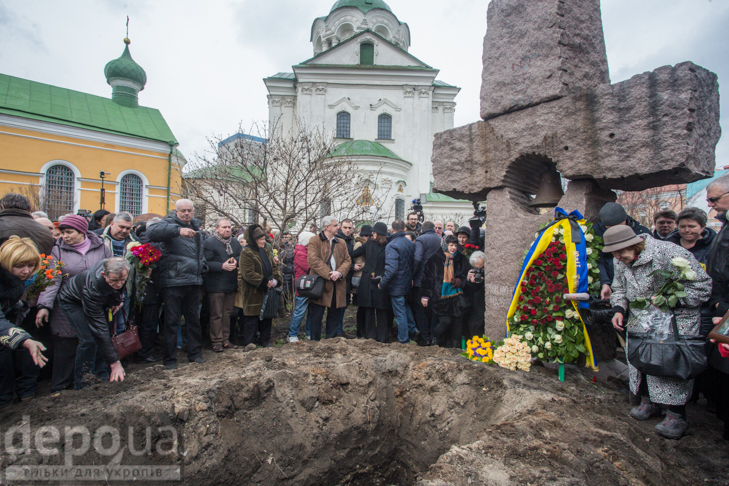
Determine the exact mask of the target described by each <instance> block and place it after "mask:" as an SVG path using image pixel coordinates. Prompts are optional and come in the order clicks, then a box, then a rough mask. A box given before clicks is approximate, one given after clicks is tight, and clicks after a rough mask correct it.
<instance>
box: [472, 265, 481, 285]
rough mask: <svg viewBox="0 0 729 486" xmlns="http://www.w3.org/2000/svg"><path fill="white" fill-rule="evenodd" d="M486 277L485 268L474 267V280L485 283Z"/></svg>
mask: <svg viewBox="0 0 729 486" xmlns="http://www.w3.org/2000/svg"><path fill="white" fill-rule="evenodd" d="M483 278H484V270H483V268H474V269H473V282H474V283H477V284H480V283H483Z"/></svg>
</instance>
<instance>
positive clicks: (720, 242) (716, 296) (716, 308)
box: [706, 213, 729, 316]
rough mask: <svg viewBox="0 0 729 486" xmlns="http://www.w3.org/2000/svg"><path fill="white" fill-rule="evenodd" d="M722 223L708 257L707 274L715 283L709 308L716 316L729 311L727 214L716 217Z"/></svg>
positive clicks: (728, 234) (728, 231) (728, 235)
mask: <svg viewBox="0 0 729 486" xmlns="http://www.w3.org/2000/svg"><path fill="white" fill-rule="evenodd" d="M716 219H718V220H719V221H721V223H722V227H721V230H719V233H718V234H717V235H716V237H715V238H714V241H713V242H712V245H711V248H710V250H709V254H708V256H707V257H706V273H708V274H709V276H710V277H711V279H712V280H713V281H714V286H713V288H712V290H711V298H710V299H709V306H710V307H711V310H712V312H714V315H715V316H723V315H724V314H726V313H727V311H729V224H727V220H726V213H722V214H720V215H718V216H717V217H716Z"/></svg>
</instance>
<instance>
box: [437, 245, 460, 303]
mask: <svg viewBox="0 0 729 486" xmlns="http://www.w3.org/2000/svg"><path fill="white" fill-rule="evenodd" d="M454 257H455V255H453V254H451V253H448V252H445V259H446V260H445V263H443V287H441V291H440V298H441V299H448V298H451V297H455V296H456V295H459V294H462V293H463V291H462V290H461V289H458V288H455V287H453V284H452V283H451V280H453V277H454V276H455V269H454V267H453V258H454Z"/></svg>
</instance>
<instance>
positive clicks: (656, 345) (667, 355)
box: [627, 317, 708, 380]
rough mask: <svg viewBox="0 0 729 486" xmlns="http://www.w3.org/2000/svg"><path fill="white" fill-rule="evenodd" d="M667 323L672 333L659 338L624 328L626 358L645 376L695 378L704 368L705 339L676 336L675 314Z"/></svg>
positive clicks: (706, 364) (705, 363) (677, 334)
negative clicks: (669, 323)
mask: <svg viewBox="0 0 729 486" xmlns="http://www.w3.org/2000/svg"><path fill="white" fill-rule="evenodd" d="M671 324H672V327H673V336H669V337H667V338H666V339H664V340H662V341H659V340H658V339H656V338H655V337H653V336H651V335H649V334H648V333H644V332H631V331H628V342H627V346H628V361H629V362H630V364H631V365H633V367H635V368H636V369H637V370H638V371H640V372H641V373H643V374H645V375H649V376H659V377H661V378H674V379H678V380H691V379H693V378H696V377H697V376H698V375H699V374H701V372H703V371H704V370H705V369H706V368H707V367H708V362H707V359H706V338H705V337H702V336H700V335H696V336H682V335H680V334H679V333H678V326H677V325H676V318H675V317H673V318H672V319H671Z"/></svg>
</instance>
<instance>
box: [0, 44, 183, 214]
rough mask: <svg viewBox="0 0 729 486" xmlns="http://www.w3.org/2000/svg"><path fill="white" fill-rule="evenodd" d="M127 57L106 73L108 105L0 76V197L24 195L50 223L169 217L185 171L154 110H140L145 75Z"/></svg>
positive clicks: (168, 132)
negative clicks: (77, 216)
mask: <svg viewBox="0 0 729 486" xmlns="http://www.w3.org/2000/svg"><path fill="white" fill-rule="evenodd" d="M124 42H125V44H126V45H125V47H124V51H123V53H122V55H121V57H119V58H118V59H115V60H112V61H110V62H109V63H108V64H107V65H106V67H105V69H104V74H105V76H106V81H107V83H108V84H109V85H110V86H111V88H112V92H111V98H104V97H100V96H95V95H92V94H88V93H82V92H79V91H73V90H70V89H66V88H60V87H57V86H51V85H48V84H43V83H38V82H35V81H31V80H28V79H22V78H18V77H14V76H10V75H7V74H2V73H0V146H1V147H2V155H1V156H0V195H2V194H6V193H8V192H16V193H21V194H24V195H26V196H29V198H30V199H31V202H32V203H33V205H34V206H35V207H37V208H39V209H40V210H43V211H45V212H47V213H48V215H49V217H50V218H51V219H53V220H55V219H57V218H58V217H59V216H62V215H64V214H68V213H77V212H78V211H79V210H81V209H85V210H89V211H91V212H94V211H96V210H98V209H100V207H101V200H102V191H101V188H102V178H101V173H102V172H105V173H106V174H104V180H103V188H104V209H106V210H107V211H110V212H117V211H129V212H130V213H132V214H133V215H134V216H137V215H140V214H144V213H157V214H161V215H166V214H167V212H168V210H169V209H170V208H173V207H174V202H175V200H177V199H179V198H180V195H179V188H180V169H181V168H182V166H183V165H184V164H185V160H184V158H183V157H182V154H181V153H180V152H179V151H177V149H176V147H177V145H178V142H177V139H176V138H175V136H174V134H173V133H172V130H170V127H169V126H168V125H167V122H166V121H165V119H164V117H163V116H162V114H161V113H160V111H159V110H157V109H155V108H146V107H143V106H139V102H138V93H139V92H140V91H142V90H143V89H144V86H145V84H146V83H147V75H146V73H145V72H144V69H142V67H141V66H140V65H139V64H137V63H136V62H135V61H134V60H133V59H132V56H131V54H130V52H129V44H130V41H129V39H124Z"/></svg>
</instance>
